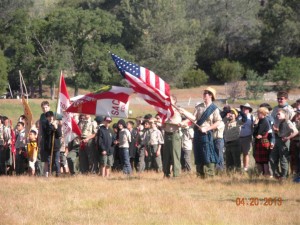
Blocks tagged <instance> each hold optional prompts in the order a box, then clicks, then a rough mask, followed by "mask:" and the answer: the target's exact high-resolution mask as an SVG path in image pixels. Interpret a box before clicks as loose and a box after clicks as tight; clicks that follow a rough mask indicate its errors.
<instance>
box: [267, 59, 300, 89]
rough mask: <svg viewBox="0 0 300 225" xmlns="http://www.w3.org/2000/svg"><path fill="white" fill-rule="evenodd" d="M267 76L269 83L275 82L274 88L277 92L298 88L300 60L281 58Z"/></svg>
mask: <svg viewBox="0 0 300 225" xmlns="http://www.w3.org/2000/svg"><path fill="white" fill-rule="evenodd" d="M268 75H269V77H270V80H271V81H274V82H276V84H277V85H276V87H277V89H279V90H283V89H284V90H289V89H291V88H295V87H298V86H299V82H300V58H295V57H284V56H283V57H281V59H280V61H279V62H278V63H277V64H276V65H275V67H274V69H273V70H271V71H269V74H268Z"/></svg>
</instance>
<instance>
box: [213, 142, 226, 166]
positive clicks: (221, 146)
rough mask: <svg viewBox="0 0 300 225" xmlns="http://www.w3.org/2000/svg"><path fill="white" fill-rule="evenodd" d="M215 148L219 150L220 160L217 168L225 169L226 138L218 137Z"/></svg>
mask: <svg viewBox="0 0 300 225" xmlns="http://www.w3.org/2000/svg"><path fill="white" fill-rule="evenodd" d="M214 145H215V149H216V151H217V152H218V156H219V161H218V163H217V164H216V169H217V170H221V171H222V170H224V139H223V138H217V139H215V140H214Z"/></svg>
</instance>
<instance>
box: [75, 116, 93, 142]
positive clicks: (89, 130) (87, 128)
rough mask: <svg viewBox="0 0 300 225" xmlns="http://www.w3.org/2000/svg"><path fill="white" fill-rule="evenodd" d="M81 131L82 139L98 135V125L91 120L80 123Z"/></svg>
mask: <svg viewBox="0 0 300 225" xmlns="http://www.w3.org/2000/svg"><path fill="white" fill-rule="evenodd" d="M78 126H79V128H80V130H81V133H82V134H81V137H82V138H86V137H88V136H90V135H92V134H96V133H97V123H95V122H94V121H91V119H88V120H84V121H80V122H79V124H78Z"/></svg>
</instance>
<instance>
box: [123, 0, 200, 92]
mask: <svg viewBox="0 0 300 225" xmlns="http://www.w3.org/2000/svg"><path fill="white" fill-rule="evenodd" d="M119 18H120V19H121V20H122V22H123V23H124V24H125V25H126V27H127V29H124V32H123V34H122V38H123V42H122V43H124V45H125V43H127V44H126V45H125V46H127V47H130V46H131V47H132V49H130V50H129V52H130V53H132V55H134V56H135V57H136V62H137V63H139V64H140V65H142V66H144V67H147V68H149V69H151V70H152V71H155V73H157V74H158V75H159V76H160V77H162V78H163V79H164V80H165V81H166V82H168V83H171V84H173V85H177V86H182V85H183V84H182V83H181V82H182V79H181V77H182V76H183V75H184V74H185V72H187V71H188V70H190V69H191V68H193V67H194V65H195V52H196V49H197V48H198V46H199V45H200V37H201V33H200V32H201V30H200V21H199V20H195V19H189V18H188V16H187V13H186V3H185V1H181V0H154V1H153V0H123V1H122V2H121V7H120V9H119Z"/></svg>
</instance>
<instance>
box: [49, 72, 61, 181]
mask: <svg viewBox="0 0 300 225" xmlns="http://www.w3.org/2000/svg"><path fill="white" fill-rule="evenodd" d="M61 77H62V71H60V77H59V86H58V90H57V101H56V107H55V108H56V114H55V115H56V116H57V109H58V101H59V92H60V88H61ZM54 91H55V90H54ZM55 119H56V118H55ZM54 138H55V131H54V132H53V134H52V146H51V156H50V170H49V171H50V174H51V175H52V161H53V152H54ZM51 175H50V176H51Z"/></svg>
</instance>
